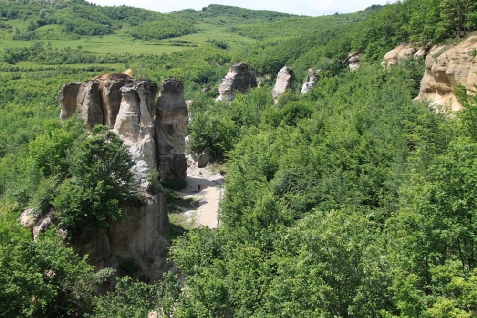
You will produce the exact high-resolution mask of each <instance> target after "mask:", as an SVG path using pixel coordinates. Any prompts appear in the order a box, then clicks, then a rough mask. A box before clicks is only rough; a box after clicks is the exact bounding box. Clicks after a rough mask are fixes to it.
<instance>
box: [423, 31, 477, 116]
mask: <svg viewBox="0 0 477 318" xmlns="http://www.w3.org/2000/svg"><path fill="white" fill-rule="evenodd" d="M476 51H477V36H472V37H469V38H467V39H466V40H464V41H462V42H460V43H459V44H457V45H454V46H451V47H444V46H435V47H433V48H432V49H431V50H430V52H429V54H428V55H427V57H426V72H425V74H424V78H423V79H422V81H421V89H420V92H419V96H418V97H417V98H416V100H418V101H430V102H431V103H432V104H433V105H434V106H436V107H437V106H439V105H442V106H445V107H447V108H449V109H451V110H459V109H462V105H460V104H459V102H458V101H457V97H456V95H455V86H456V85H458V84H462V85H464V86H465V87H466V89H467V92H468V93H471V94H473V93H475V91H476V88H475V84H476V83H477V60H476V54H475V52H476Z"/></svg>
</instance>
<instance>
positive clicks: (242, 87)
mask: <svg viewBox="0 0 477 318" xmlns="http://www.w3.org/2000/svg"><path fill="white" fill-rule="evenodd" d="M253 87H257V78H256V75H255V69H254V68H253V67H250V66H249V65H248V64H246V63H243V62H239V63H235V64H234V65H232V67H231V68H230V69H229V72H228V73H227V75H226V76H225V78H224V79H223V80H222V83H221V84H220V85H219V94H220V95H219V97H217V99H216V101H229V102H230V101H232V100H233V99H234V98H235V93H236V92H240V93H245V92H246V91H247V90H248V89H249V88H253Z"/></svg>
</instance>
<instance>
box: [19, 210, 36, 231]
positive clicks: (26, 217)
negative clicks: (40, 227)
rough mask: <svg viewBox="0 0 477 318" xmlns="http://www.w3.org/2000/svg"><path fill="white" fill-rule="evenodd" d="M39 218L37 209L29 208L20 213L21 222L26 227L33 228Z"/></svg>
mask: <svg viewBox="0 0 477 318" xmlns="http://www.w3.org/2000/svg"><path fill="white" fill-rule="evenodd" d="M37 219H38V211H37V210H36V209H27V210H25V211H23V212H22V214H21V215H20V224H21V225H22V226H23V227H24V228H25V229H31V228H33V227H34V226H35V224H36V220H37Z"/></svg>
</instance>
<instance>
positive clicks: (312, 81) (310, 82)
mask: <svg viewBox="0 0 477 318" xmlns="http://www.w3.org/2000/svg"><path fill="white" fill-rule="evenodd" d="M320 72H321V70H316V71H314V72H313V73H312V75H310V76H308V77H307V78H306V81H305V83H303V86H302V87H301V93H302V94H306V93H308V92H311V91H312V90H313V89H314V88H315V87H316V82H318V79H319V78H320Z"/></svg>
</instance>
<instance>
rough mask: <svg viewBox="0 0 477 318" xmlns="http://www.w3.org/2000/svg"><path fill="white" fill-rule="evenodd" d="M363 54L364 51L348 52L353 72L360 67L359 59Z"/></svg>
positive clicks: (349, 63)
mask: <svg viewBox="0 0 477 318" xmlns="http://www.w3.org/2000/svg"><path fill="white" fill-rule="evenodd" d="M363 55H364V53H362V52H358V53H349V54H348V65H349V70H350V71H351V72H354V71H356V70H357V69H358V68H359V61H360V60H361V58H362V57H363Z"/></svg>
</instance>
